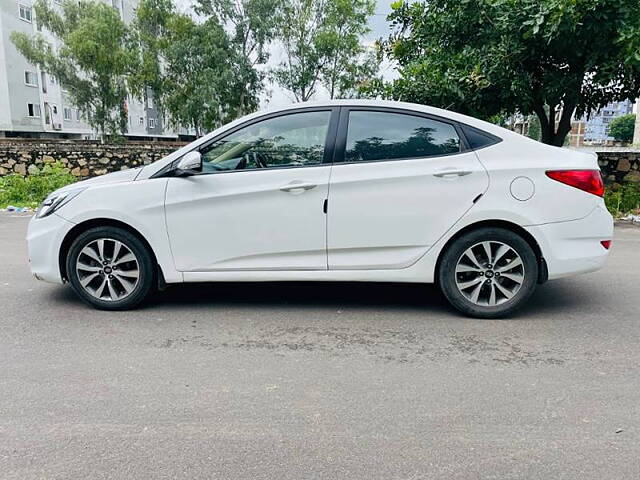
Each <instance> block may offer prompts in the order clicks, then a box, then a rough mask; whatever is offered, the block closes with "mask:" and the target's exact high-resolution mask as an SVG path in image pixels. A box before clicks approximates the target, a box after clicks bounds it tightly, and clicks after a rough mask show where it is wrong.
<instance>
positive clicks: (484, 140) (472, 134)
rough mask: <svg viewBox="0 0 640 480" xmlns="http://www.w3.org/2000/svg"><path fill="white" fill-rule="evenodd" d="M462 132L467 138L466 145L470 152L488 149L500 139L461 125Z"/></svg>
mask: <svg viewBox="0 0 640 480" xmlns="http://www.w3.org/2000/svg"><path fill="white" fill-rule="evenodd" d="M462 131H463V132H464V136H465V137H466V138H467V143H468V144H469V148H470V149H471V150H477V149H479V148H484V147H488V146H489V145H493V144H494V143H498V142H500V138H498V137H496V136H494V135H491V134H490V133H487V132H483V131H482V130H478V129H477V128H474V127H470V126H469V125H462Z"/></svg>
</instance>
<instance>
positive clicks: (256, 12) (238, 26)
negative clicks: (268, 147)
mask: <svg viewBox="0 0 640 480" xmlns="http://www.w3.org/2000/svg"><path fill="white" fill-rule="evenodd" d="M282 4H283V0H198V2H197V4H196V12H197V13H199V14H200V15H205V16H206V17H208V18H211V19H213V20H215V21H217V23H219V24H220V25H224V26H226V27H227V31H229V32H230V33H229V37H230V38H229V45H230V48H231V49H233V51H234V59H235V62H234V65H233V68H234V72H235V76H236V80H237V82H236V83H237V85H236V86H237V88H238V92H237V95H238V96H239V99H238V102H237V104H238V114H245V113H249V112H252V111H254V110H255V109H256V108H257V106H258V103H259V99H258V94H259V93H260V92H261V91H263V90H264V79H265V74H264V72H263V71H261V70H258V69H257V68H256V67H258V66H259V65H264V64H265V63H266V62H267V60H268V59H269V52H268V46H269V44H270V43H271V42H272V41H273V39H274V38H275V36H276V35H277V33H278V22H277V18H278V13H279V12H280V9H281V7H282Z"/></svg>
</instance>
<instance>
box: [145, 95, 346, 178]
mask: <svg viewBox="0 0 640 480" xmlns="http://www.w3.org/2000/svg"><path fill="white" fill-rule="evenodd" d="M311 112H329V125H328V127H327V136H326V138H325V141H324V153H323V156H322V162H320V163H316V164H314V165H304V166H301V167H294V166H287V165H284V166H281V167H269V168H254V169H250V170H223V171H219V172H200V173H198V174H197V175H196V176H200V175H224V174H228V173H243V172H244V173H248V172H269V171H273V170H290V169H296V170H300V169H301V168H316V167H326V166H327V165H331V163H332V160H333V154H334V148H335V140H336V131H337V128H338V119H339V118H338V117H339V115H340V107H339V106H326V107H302V108H296V109H291V110H285V111H280V112H273V113H267V114H265V115H261V116H259V117H256V118H252V119H251V120H247V121H246V122H243V123H241V124H240V125H236V126H235V127H233V128H230V129H228V130H225V131H224V132H222V133H221V134H220V135H216V136H215V137H213V138H212V139H210V140H209V141H207V142H205V143H203V144H202V145H199V146H198V147H196V148H194V149H193V150H190V151H196V150H197V151H199V152H202V151H203V150H205V149H206V148H208V147H209V146H210V145H211V144H213V143H216V142H218V141H220V140H222V139H223V138H226V137H227V136H229V135H232V134H234V133H235V132H237V131H238V130H241V129H243V128H246V127H249V126H251V125H254V124H256V123H259V122H262V121H265V120H271V119H273V118H279V117H285V116H288V115H294V114H298V113H311ZM186 153H188V152H186ZM186 153H185V155H186ZM180 158H182V157H180ZM180 158H177V159H176V160H174V161H173V162H171V163H170V164H169V165H167V166H166V167H165V168H163V169H162V170H160V171H159V172H157V173H156V174H155V175H153V176H152V177H151V178H156V177H162V176H164V175H166V174H167V173H168V172H170V171H171V170H173V169H174V168H175V166H176V165H177V164H178V162H179V161H180Z"/></svg>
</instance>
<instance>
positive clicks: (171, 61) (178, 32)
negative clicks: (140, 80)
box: [163, 14, 243, 136]
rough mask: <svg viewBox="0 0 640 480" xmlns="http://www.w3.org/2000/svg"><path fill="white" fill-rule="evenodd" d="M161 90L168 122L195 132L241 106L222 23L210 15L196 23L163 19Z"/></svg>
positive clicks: (233, 60) (232, 56) (233, 58)
mask: <svg viewBox="0 0 640 480" xmlns="http://www.w3.org/2000/svg"><path fill="white" fill-rule="evenodd" d="M163 59H164V62H165V63H166V65H165V68H164V74H163V79H164V80H163V81H164V83H165V85H164V87H163V91H164V92H165V96H164V100H165V102H166V107H167V110H168V111H169V113H170V116H171V120H172V121H173V122H174V123H180V124H181V125H184V126H190V127H193V128H195V130H196V134H197V135H198V136H200V135H201V134H202V133H203V131H204V130H212V129H214V128H216V127H218V126H220V125H221V124H223V123H225V122H227V121H229V120H232V119H234V118H235V117H236V116H237V115H238V112H239V111H240V110H241V105H240V103H239V101H240V97H239V96H238V91H239V90H240V89H241V85H239V83H241V82H242V81H243V80H242V79H239V78H238V77H237V76H236V70H235V69H234V66H235V65H237V58H236V55H235V52H234V50H233V49H232V48H231V47H230V44H229V39H228V37H227V34H226V32H225V30H224V29H223V27H222V25H220V24H219V23H218V22H217V21H216V20H215V19H214V18H209V19H208V20H206V21H205V22H204V23H201V24H199V23H196V22H194V21H193V19H192V18H191V17H189V16H187V15H182V14H175V15H173V16H172V17H171V19H170V20H169V22H168V24H167V31H166V44H165V48H164V49H163Z"/></svg>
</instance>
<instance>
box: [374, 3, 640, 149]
mask: <svg viewBox="0 0 640 480" xmlns="http://www.w3.org/2000/svg"><path fill="white" fill-rule="evenodd" d="M392 6H393V8H394V11H393V12H392V14H391V15H390V20H391V21H392V24H393V26H394V28H395V33H394V34H393V35H392V36H391V37H390V38H389V40H388V41H387V42H386V43H385V51H386V53H387V54H388V55H389V56H390V57H391V59H392V60H394V61H396V62H397V63H398V65H399V70H400V74H401V77H400V78H399V79H397V80H396V81H394V82H393V83H392V85H391V90H390V92H391V96H392V97H393V98H396V99H401V100H407V101H414V102H418V103H428V104H432V105H436V106H439V107H444V108H450V109H454V110H457V111H460V112H462V113H466V114H471V115H474V116H478V117H482V118H489V117H491V116H493V115H496V114H501V113H504V114H513V113H515V112H520V113H522V114H524V115H529V114H536V115H537V116H538V118H539V119H540V124H541V139H542V141H543V142H545V143H548V144H552V145H557V146H560V145H562V144H563V142H564V139H565V137H566V135H567V134H568V133H569V131H570V130H571V116H572V114H573V113H574V111H575V112H576V114H577V115H578V116H582V115H583V114H585V113H589V112H591V111H593V110H598V109H600V108H601V107H603V106H605V105H606V104H607V103H609V102H611V101H616V100H624V99H627V98H636V97H638V96H639V95H640V9H639V8H638V2H637V0H461V1H458V2H451V1H450V0H429V1H425V2H416V3H409V2H394V4H393V5H392ZM545 106H546V107H547V108H546V109H545ZM560 109H562V115H561V117H560V119H559V122H558V123H557V124H556V122H555V121H554V118H555V116H556V113H557V112H559V111H560Z"/></svg>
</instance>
